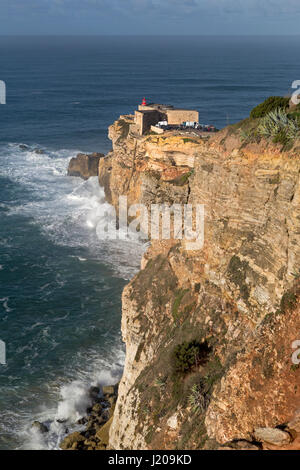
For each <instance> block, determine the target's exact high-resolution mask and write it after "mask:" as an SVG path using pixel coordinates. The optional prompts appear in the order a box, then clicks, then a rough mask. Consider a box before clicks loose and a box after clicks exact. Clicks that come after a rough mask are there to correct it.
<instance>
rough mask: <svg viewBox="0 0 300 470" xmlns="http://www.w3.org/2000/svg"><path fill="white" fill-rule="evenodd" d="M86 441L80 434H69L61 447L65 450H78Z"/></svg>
mask: <svg viewBox="0 0 300 470" xmlns="http://www.w3.org/2000/svg"><path fill="white" fill-rule="evenodd" d="M84 441H85V437H84V436H83V435H82V434H80V432H78V431H76V432H73V433H72V434H69V436H67V437H65V438H64V440H63V441H62V442H61V443H60V445H59V447H60V448H61V449H63V450H67V449H77V447H78V444H79V443H80V442H84Z"/></svg>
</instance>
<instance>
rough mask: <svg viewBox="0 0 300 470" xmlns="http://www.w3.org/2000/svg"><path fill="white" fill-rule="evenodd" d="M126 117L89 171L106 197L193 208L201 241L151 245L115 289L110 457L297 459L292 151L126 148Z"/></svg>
mask: <svg viewBox="0 0 300 470" xmlns="http://www.w3.org/2000/svg"><path fill="white" fill-rule="evenodd" d="M131 120H132V118H131V117H130V116H128V117H126V116H122V118H121V119H120V120H118V121H116V122H115V123H114V125H113V126H111V127H110V130H109V135H110V138H111V139H112V142H113V150H112V151H111V152H110V153H109V154H108V155H107V156H106V157H105V158H103V159H100V162H99V181H100V184H101V185H102V186H104V188H105V192H106V196H107V199H108V200H109V201H110V202H111V203H112V204H114V205H115V206H116V207H117V205H118V196H119V195H127V196H128V200H129V204H131V203H137V202H138V203H143V204H145V205H146V206H147V207H150V205H151V204H153V203H169V204H172V203H181V204H186V203H190V204H197V203H198V204H204V205H205V241H204V247H203V249H202V250H198V251H189V250H186V247H185V243H184V241H181V240H175V239H173V240H168V241H160V240H154V241H152V243H151V246H150V248H149V250H148V251H147V252H146V254H145V256H144V258H143V260H142V266H141V271H140V272H139V273H138V274H137V275H136V276H135V277H134V279H133V280H132V281H131V282H130V283H129V284H128V286H127V287H126V288H125V289H124V292H123V299H122V300H123V313H122V334H123V339H124V341H125V343H126V362H125V369H124V374H123V377H122V380H121V383H120V386H119V396H118V401H117V406H116V410H115V414H114V419H113V423H112V426H111V429H110V446H111V448H114V449H175V448H179V449H201V448H204V449H216V448H219V447H220V446H226V447H227V448H273V446H277V447H276V448H278V446H282V448H300V445H299V440H300V438H299V437H298V433H299V435H300V387H299V386H300V383H299V368H298V366H297V364H294V363H293V362H292V353H293V352H294V349H293V348H292V343H293V342H294V341H295V340H297V339H300V316H299V313H300V304H299V301H298V297H299V295H300V289H299V283H298V277H299V273H300V256H299V254H300V186H299V182H300V179H299V173H300V159H299V143H298V146H297V142H295V144H294V145H293V147H292V148H290V149H289V150H288V151H283V149H282V148H281V147H282V146H281V145H280V144H277V145H274V144H273V143H270V142H267V141H266V140H262V139H257V138H254V139H251V138H249V137H248V136H247V138H242V137H241V135H243V134H242V133H241V131H240V129H239V128H238V127H234V126H233V127H231V128H226V129H225V130H223V131H221V132H219V133H217V134H216V135H215V136H212V137H210V138H209V139H203V138H201V137H197V136H187V135H184V134H183V135H180V134H178V135H174V134H172V133H169V134H168V133H165V134H163V135H160V136H157V135H148V136H143V137H138V136H137V135H134V134H133V133H132V132H131V131H130V123H131ZM268 433H269V434H268ZM272 433H273V434H272ZM280 433H282V434H280ZM266 436H267V437H266ZM270 436H271V437H270ZM272 436H273V437H272ZM280 436H281V437H280ZM276 439H277V440H276Z"/></svg>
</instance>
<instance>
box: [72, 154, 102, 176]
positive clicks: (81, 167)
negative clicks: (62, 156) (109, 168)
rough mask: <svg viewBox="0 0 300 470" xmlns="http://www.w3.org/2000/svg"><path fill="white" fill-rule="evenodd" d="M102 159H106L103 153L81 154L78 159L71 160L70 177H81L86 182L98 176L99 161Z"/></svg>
mask: <svg viewBox="0 0 300 470" xmlns="http://www.w3.org/2000/svg"><path fill="white" fill-rule="evenodd" d="M102 157H104V155H103V153H96V152H95V153H91V154H84V153H79V154H78V155H77V156H76V157H74V158H71V160H70V163H69V168H68V175H69V176H79V177H80V178H83V179H84V180H87V179H88V178H90V177H91V176H98V166H99V160H100V158H102Z"/></svg>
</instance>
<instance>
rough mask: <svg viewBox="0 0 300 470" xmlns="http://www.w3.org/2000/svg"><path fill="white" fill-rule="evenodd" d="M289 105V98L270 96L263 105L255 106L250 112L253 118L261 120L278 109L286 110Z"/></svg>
mask: <svg viewBox="0 0 300 470" xmlns="http://www.w3.org/2000/svg"><path fill="white" fill-rule="evenodd" d="M288 105H289V98H283V97H282V96H270V97H269V98H267V99H266V100H265V101H263V103H260V104H259V105H257V106H255V108H253V109H252V111H251V112H250V117H251V118H261V117H264V116H266V114H268V113H269V112H270V111H273V110H274V109H276V108H280V109H283V110H285V109H286V108H287V107H288Z"/></svg>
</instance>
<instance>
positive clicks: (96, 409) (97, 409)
mask: <svg viewBox="0 0 300 470" xmlns="http://www.w3.org/2000/svg"><path fill="white" fill-rule="evenodd" d="M101 413H102V405H100V403H96V404H95V405H94V406H93V408H92V414H93V415H96V416H98V415H101Z"/></svg>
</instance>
